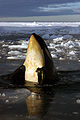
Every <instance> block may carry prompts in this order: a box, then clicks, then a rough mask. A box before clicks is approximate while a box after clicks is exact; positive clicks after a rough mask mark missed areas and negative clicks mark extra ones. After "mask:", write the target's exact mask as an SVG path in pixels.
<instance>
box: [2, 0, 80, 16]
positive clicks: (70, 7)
mask: <svg viewBox="0 0 80 120" xmlns="http://www.w3.org/2000/svg"><path fill="white" fill-rule="evenodd" d="M76 14H80V0H0V17H30V16H31V17H32V16H54V15H76Z"/></svg>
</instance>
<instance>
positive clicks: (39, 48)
mask: <svg viewBox="0 0 80 120" xmlns="http://www.w3.org/2000/svg"><path fill="white" fill-rule="evenodd" d="M1 78H2V79H3V80H4V83H5V84H6V82H5V81H8V82H7V83H9V84H14V85H25V86H27V85H28V86H29V85H33V84H39V85H44V84H54V83H56V82H57V80H58V77H57V72H56V69H55V66H54V63H53V59H52V57H51V55H50V52H49V50H48V48H47V46H46V44H45V42H44V40H43V39H42V38H41V37H40V36H39V35H36V34H35V33H33V34H32V35H31V37H30V40H29V45H28V49H27V55H26V59H25V61H24V63H23V65H21V67H19V68H18V69H17V70H15V71H14V72H13V73H11V74H9V75H4V76H2V77H1Z"/></svg>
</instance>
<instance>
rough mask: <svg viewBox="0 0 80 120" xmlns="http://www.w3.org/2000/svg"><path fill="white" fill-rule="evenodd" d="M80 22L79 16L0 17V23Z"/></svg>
mask: <svg viewBox="0 0 80 120" xmlns="http://www.w3.org/2000/svg"><path fill="white" fill-rule="evenodd" d="M15 21H16V22H34V21H36V22H41V21H43V22H80V15H57V16H56V15H55V16H30V17H0V22H15Z"/></svg>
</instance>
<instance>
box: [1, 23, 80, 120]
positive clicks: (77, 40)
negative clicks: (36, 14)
mask: <svg viewBox="0 0 80 120" xmlns="http://www.w3.org/2000/svg"><path fill="white" fill-rule="evenodd" d="M32 33H36V34H38V35H40V36H41V37H42V38H43V39H44V41H45V43H46V45H47V47H48V49H49V51H50V53H51V56H52V58H53V61H54V64H55V66H56V69H57V71H58V74H59V77H60V81H59V83H58V85H57V86H55V87H50V88H49V87H47V89H46V90H45V91H46V92H42V91H44V90H42V89H40V90H38V89H36V88H35V89H33V90H32V92H30V91H29V90H28V89H26V88H21V89H20V88H18V89H9V88H7V89H6V88H5V89H3V88H2V87H0V118H1V120H9V119H11V120H53V119H54V120H67V119H70V120H79V118H80V22H0V76H1V75H5V74H9V73H12V72H13V71H14V70H15V69H17V68H18V67H19V66H20V65H22V64H23V62H24V60H25V57H26V51H27V47H28V43H29V38H30V36H31V34H32ZM35 91H37V92H38V91H39V92H40V93H37V92H36V93H35Z"/></svg>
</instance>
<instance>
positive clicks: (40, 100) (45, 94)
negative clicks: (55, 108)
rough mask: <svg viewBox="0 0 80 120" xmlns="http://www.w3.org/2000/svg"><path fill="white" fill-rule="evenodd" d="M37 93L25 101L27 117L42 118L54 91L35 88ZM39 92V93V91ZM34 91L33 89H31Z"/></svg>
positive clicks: (49, 88)
mask: <svg viewBox="0 0 80 120" xmlns="http://www.w3.org/2000/svg"><path fill="white" fill-rule="evenodd" d="M35 89H36V90H37V93H34V92H32V93H31V95H30V96H29V97H28V98H27V99H26V104H27V111H28V113H27V115H28V116H30V117H37V116H38V117H39V118H42V117H43V116H44V115H45V114H46V113H47V111H48V108H49V104H50V102H51V101H52V98H53V97H54V93H55V92H54V90H52V87H44V88H43V89H42V88H39V91H38V88H35ZM40 90H41V91H40ZM32 91H34V88H33V89H32Z"/></svg>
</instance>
